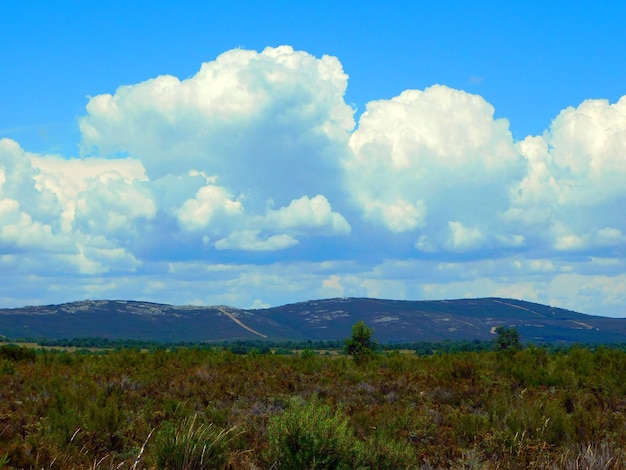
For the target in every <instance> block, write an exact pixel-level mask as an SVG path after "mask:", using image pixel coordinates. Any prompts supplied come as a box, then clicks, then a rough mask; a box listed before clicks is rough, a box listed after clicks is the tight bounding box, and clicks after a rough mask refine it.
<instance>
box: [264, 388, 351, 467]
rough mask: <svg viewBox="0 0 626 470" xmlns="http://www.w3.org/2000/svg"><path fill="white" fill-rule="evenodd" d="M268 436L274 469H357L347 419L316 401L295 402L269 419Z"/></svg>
mask: <svg viewBox="0 0 626 470" xmlns="http://www.w3.org/2000/svg"><path fill="white" fill-rule="evenodd" d="M267 432H268V438H269V456H270V458H271V459H272V461H273V464H274V465H273V468H280V469H287V470H290V469H293V470H307V469H330V468H332V469H352V468H356V462H355V458H356V457H357V453H358V449H357V440H356V438H355V437H354V433H353V431H352V429H351V428H350V426H349V425H348V419H347V417H345V416H344V415H343V414H342V413H341V412H339V411H334V410H333V409H332V408H331V407H330V406H329V405H325V404H323V403H321V402H320V401H319V399H317V398H313V399H312V400H310V401H309V402H306V403H302V402H301V401H298V400H292V401H291V403H290V406H289V407H288V408H287V409H286V410H285V411H284V412H282V413H280V414H277V415H274V416H273V417H272V418H271V419H270V421H269V423H268V426H267Z"/></svg>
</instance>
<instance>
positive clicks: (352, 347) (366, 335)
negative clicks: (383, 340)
mask: <svg viewBox="0 0 626 470" xmlns="http://www.w3.org/2000/svg"><path fill="white" fill-rule="evenodd" d="M373 335H374V330H373V329H371V328H370V327H369V326H367V325H366V324H365V322H364V321H358V322H356V323H355V324H354V325H352V336H350V338H348V339H346V345H345V347H344V350H345V352H346V353H347V354H351V355H352V357H353V358H354V360H355V362H356V363H357V364H359V363H361V362H363V361H364V360H365V359H367V358H369V357H371V356H372V355H373V354H374V352H375V351H376V348H377V347H378V344H376V341H374V340H373V339H372V336H373Z"/></svg>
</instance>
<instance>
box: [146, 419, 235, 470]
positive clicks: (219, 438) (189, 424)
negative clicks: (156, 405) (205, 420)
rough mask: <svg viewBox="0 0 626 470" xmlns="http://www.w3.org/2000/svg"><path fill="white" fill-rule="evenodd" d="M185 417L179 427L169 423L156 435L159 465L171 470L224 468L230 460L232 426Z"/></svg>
mask: <svg viewBox="0 0 626 470" xmlns="http://www.w3.org/2000/svg"><path fill="white" fill-rule="evenodd" d="M196 418H197V416H194V417H193V418H191V419H185V420H183V422H182V424H181V426H180V427H179V428H176V427H174V426H173V425H172V424H170V423H166V424H165V425H164V427H163V428H162V429H161V431H159V433H158V434H157V436H156V440H155V442H156V444H155V445H156V451H155V453H156V461H157V467H158V468H160V469H168V470H197V469H198V470H199V469H218V468H224V466H225V465H226V462H227V460H228V455H229V444H230V441H231V440H232V437H233V436H232V432H233V431H234V428H231V429H221V430H218V429H216V428H215V427H214V426H213V424H202V423H197V422H196Z"/></svg>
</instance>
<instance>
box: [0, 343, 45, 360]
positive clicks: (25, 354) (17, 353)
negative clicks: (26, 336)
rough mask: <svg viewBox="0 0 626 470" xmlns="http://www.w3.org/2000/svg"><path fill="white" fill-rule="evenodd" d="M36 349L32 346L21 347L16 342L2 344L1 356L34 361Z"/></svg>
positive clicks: (0, 347) (0, 348) (9, 358)
mask: <svg viewBox="0 0 626 470" xmlns="http://www.w3.org/2000/svg"><path fill="white" fill-rule="evenodd" d="M36 356H37V355H36V354H35V351H34V350H33V349H31V348H25V347H20V346H17V345H15V344H3V345H2V346H0V358H5V359H7V360H10V361H34V360H35V357H36Z"/></svg>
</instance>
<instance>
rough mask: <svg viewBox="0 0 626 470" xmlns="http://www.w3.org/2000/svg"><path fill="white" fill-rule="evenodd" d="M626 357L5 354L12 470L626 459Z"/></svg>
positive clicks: (563, 463) (560, 463)
mask: <svg viewBox="0 0 626 470" xmlns="http://www.w3.org/2000/svg"><path fill="white" fill-rule="evenodd" d="M624 449H626V352H624V351H620V350H613V349H608V348H599V349H597V350H591V349H587V348H581V347H574V348H571V349H568V350H565V351H561V352H557V353H554V352H548V351H547V350H545V349H541V348H534V347H529V348H526V349H523V350H521V351H500V352H495V351H489V352H460V353H446V354H434V355H429V356H418V355H416V354H414V353H399V352H382V353H378V354H375V355H373V356H371V357H368V358H367V360H364V361H357V362H355V361H354V360H353V358H352V357H350V356H347V355H343V354H338V355H337V354H335V355H329V354H317V353H315V352H312V351H309V350H305V351H304V352H299V353H297V354H291V355H283V354H272V353H266V354H259V353H255V352H249V353H248V354H234V353H233V352H231V351H228V350H225V349H223V348H214V349H208V348H207V349H196V348H176V349H172V350H163V349H154V350H148V351H145V350H144V351H142V350H139V349H122V350H108V351H100V352H93V351H92V352H87V351H83V352H79V351H76V352H69V351H53V350H45V349H39V350H37V352H36V353H35V350H34V349H25V348H23V349H19V348H18V349H16V348H9V347H5V346H3V354H0V468H2V469H12V468H37V469H42V468H43V469H66V468H83V469H96V468H97V469H110V468H122V469H144V468H145V469H152V468H172V469H174V468H177V469H178V468H180V469H182V468H189V469H191V468H212V469H215V468H230V469H270V468H272V469H278V468H291V469H306V468H333V469H335V468H371V469H398V468H416V469H438V468H453V469H470V468H481V469H482V468H486V469H516V468H519V469H528V468H530V469H533V468H534V469H546V468H563V469H579V468H580V469H582V468H603V469H604V468H613V469H619V468H626V455H625V452H624Z"/></svg>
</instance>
